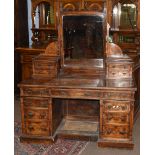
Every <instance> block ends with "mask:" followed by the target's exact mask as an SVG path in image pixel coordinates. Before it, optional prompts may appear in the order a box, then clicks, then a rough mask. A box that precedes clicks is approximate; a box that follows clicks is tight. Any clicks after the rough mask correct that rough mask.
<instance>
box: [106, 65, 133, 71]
mask: <svg viewBox="0 0 155 155" xmlns="http://www.w3.org/2000/svg"><path fill="white" fill-rule="evenodd" d="M108 67H109V69H121V70H122V69H127V70H130V69H131V68H132V66H131V65H130V64H109V65H108Z"/></svg>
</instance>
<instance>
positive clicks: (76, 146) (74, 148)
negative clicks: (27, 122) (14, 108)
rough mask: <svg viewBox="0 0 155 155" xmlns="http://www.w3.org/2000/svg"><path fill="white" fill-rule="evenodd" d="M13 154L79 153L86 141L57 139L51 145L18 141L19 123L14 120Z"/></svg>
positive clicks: (60, 154)
mask: <svg viewBox="0 0 155 155" xmlns="http://www.w3.org/2000/svg"><path fill="white" fill-rule="evenodd" d="M14 132H15V140H14V151H15V152H14V154H15V155H80V154H81V153H82V151H83V150H84V149H85V148H86V146H87V144H88V142H86V141H75V140H65V139H58V140H57V141H56V143H55V144H53V145H41V144H23V143H20V141H19V136H20V135H21V126H20V123H17V122H15V129H14Z"/></svg>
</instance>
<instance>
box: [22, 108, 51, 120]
mask: <svg viewBox="0 0 155 155" xmlns="http://www.w3.org/2000/svg"><path fill="white" fill-rule="evenodd" d="M48 115H49V114H48V110H47V109H30V108H24V118H25V119H31V120H32V119H41V120H43V119H48V118H49V116H48Z"/></svg>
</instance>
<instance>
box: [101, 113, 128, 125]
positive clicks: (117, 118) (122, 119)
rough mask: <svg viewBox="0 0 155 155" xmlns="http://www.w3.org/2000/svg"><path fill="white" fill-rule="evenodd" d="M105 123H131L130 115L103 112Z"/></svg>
mask: <svg viewBox="0 0 155 155" xmlns="http://www.w3.org/2000/svg"><path fill="white" fill-rule="evenodd" d="M103 124H104V125H106V124H124V125H125V124H126V125H128V124H129V115H128V114H124V113H122V114H121V113H120V114H118V113H103Z"/></svg>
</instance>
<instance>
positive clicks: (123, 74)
mask: <svg viewBox="0 0 155 155" xmlns="http://www.w3.org/2000/svg"><path fill="white" fill-rule="evenodd" d="M131 76H132V72H131V71H128V70H111V71H109V73H108V77H109V78H129V77H131Z"/></svg>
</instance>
